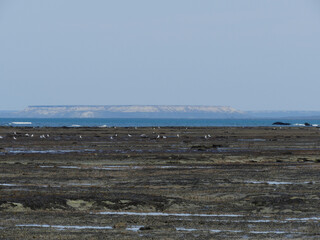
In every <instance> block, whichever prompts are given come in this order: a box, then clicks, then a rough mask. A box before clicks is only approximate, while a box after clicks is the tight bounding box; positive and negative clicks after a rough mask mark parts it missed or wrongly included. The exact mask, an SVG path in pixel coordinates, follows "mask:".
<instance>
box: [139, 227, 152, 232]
mask: <svg viewBox="0 0 320 240" xmlns="http://www.w3.org/2000/svg"><path fill="white" fill-rule="evenodd" d="M139 230H141V231H145V230H151V227H149V226H145V227H141V228H139Z"/></svg>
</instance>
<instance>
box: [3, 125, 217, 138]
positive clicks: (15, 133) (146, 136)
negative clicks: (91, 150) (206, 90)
mask: <svg viewBox="0 0 320 240" xmlns="http://www.w3.org/2000/svg"><path fill="white" fill-rule="evenodd" d="M114 128H116V127H114ZM158 128H160V127H158ZM135 129H137V127H135ZM153 129H155V128H153ZM186 129H187V128H186ZM152 133H153V134H157V133H156V132H152ZM11 135H12V139H13V140H17V138H18V136H21V135H19V134H17V132H13V133H12V134H11ZM24 136H25V137H31V138H33V137H35V135H34V134H29V133H26V134H24ZM127 136H128V137H129V138H131V137H133V135H132V134H130V133H128V134H127ZM116 137H118V134H114V135H112V136H110V139H111V140H113V139H115V138H116ZM140 137H141V138H148V135H146V134H141V135H140ZM176 137H177V138H180V134H179V133H178V134H177V135H176ZM4 138H5V137H4V136H1V135H0V139H4ZM39 138H40V139H46V138H50V135H49V134H41V135H39ZM166 138H167V136H165V135H160V134H157V137H156V139H166ZM209 138H211V135H210V134H206V135H204V139H209ZM79 139H83V137H82V135H79Z"/></svg>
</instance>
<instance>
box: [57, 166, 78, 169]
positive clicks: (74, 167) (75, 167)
mask: <svg viewBox="0 0 320 240" xmlns="http://www.w3.org/2000/svg"><path fill="white" fill-rule="evenodd" d="M58 168H71V169H81V167H77V166H58Z"/></svg>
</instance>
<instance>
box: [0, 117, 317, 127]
mask: <svg viewBox="0 0 320 240" xmlns="http://www.w3.org/2000/svg"><path fill="white" fill-rule="evenodd" d="M277 121H282V122H288V123H291V124H292V126H302V125H303V124H304V123H305V122H308V123H310V124H313V126H318V124H319V126H320V119H285V120H284V119H282V120H281V119H163V118H161V119H160V118H158V119H156V118H0V126H30V127H63V126H65V127H112V126H117V127H149V126H188V127H205V126H219V127H220V126H221V127H222V126H237V127H253V126H272V123H274V122H277Z"/></svg>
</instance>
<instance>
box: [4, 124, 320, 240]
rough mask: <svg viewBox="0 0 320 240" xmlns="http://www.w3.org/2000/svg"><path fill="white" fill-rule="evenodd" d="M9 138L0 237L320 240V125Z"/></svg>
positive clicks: (76, 131)
mask: <svg viewBox="0 0 320 240" xmlns="http://www.w3.org/2000/svg"><path fill="white" fill-rule="evenodd" d="M0 136H1V138H0V239H319V238H320V208H319V206H320V128H317V127H161V128H158V127H139V128H134V127H130V128H129V127H121V128H114V127H112V128H108V127H105V128H99V127H88V128H86V127H71V128H68V127H59V128H46V127H43V128H33V127H0Z"/></svg>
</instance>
